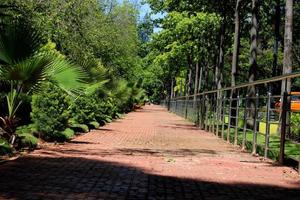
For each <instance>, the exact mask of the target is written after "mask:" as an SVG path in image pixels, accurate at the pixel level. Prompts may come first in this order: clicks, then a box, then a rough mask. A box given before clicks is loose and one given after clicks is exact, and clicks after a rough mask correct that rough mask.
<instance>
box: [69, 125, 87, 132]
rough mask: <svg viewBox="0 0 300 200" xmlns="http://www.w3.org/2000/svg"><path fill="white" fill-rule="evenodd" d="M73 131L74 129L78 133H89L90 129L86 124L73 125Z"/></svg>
mask: <svg viewBox="0 0 300 200" xmlns="http://www.w3.org/2000/svg"><path fill="white" fill-rule="evenodd" d="M71 129H73V130H74V131H76V132H83V133H87V132H89V127H88V126H87V125H85V124H71Z"/></svg>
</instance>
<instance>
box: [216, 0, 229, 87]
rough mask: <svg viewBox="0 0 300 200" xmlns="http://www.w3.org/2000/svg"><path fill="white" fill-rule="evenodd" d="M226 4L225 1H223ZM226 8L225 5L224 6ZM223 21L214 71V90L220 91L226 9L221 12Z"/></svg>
mask: <svg viewBox="0 0 300 200" xmlns="http://www.w3.org/2000/svg"><path fill="white" fill-rule="evenodd" d="M225 4H226V1H225ZM224 6H226V5H224ZM222 15H223V17H222V18H223V19H222V24H221V30H220V44H219V59H218V67H217V69H216V88H217V89H221V88H222V81H223V80H222V79H223V76H222V72H223V68H224V45H225V34H226V22H227V20H226V9H223V12H222Z"/></svg>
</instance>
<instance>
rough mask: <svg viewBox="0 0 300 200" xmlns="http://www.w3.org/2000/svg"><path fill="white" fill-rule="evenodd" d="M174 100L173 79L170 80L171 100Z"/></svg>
mask: <svg viewBox="0 0 300 200" xmlns="http://www.w3.org/2000/svg"><path fill="white" fill-rule="evenodd" d="M173 98H174V78H172V80H171V99H173Z"/></svg>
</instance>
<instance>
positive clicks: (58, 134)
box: [31, 83, 70, 141]
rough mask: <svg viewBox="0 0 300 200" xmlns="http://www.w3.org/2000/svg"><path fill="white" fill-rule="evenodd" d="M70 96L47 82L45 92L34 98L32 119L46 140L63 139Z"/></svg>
mask: <svg viewBox="0 0 300 200" xmlns="http://www.w3.org/2000/svg"><path fill="white" fill-rule="evenodd" d="M68 107H69V98H68V96H67V94H66V93H65V92H63V91H62V90H60V89H59V88H58V87H56V86H54V85H53V84H50V83H49V84H47V85H46V86H45V87H44V90H43V92H41V93H40V94H39V95H34V96H33V99H32V113H31V119H32V121H33V123H34V126H35V128H36V130H37V131H38V132H40V133H41V136H42V137H43V138H44V139H45V140H49V141H55V140H62V139H63V138H64V137H63V136H62V132H63V131H65V129H66V128H67V126H68V120H69V118H70V114H69V111H68Z"/></svg>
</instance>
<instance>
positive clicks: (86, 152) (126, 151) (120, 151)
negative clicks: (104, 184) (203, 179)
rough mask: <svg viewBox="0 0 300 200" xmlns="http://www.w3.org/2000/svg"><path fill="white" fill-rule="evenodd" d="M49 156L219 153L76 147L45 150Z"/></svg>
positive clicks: (212, 151)
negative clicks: (83, 148)
mask: <svg viewBox="0 0 300 200" xmlns="http://www.w3.org/2000/svg"><path fill="white" fill-rule="evenodd" d="M42 152H43V153H44V154H48V155H78V156H81V155H87V156H100V157H103V156H153V157H163V156H170V157H174V158H179V157H187V156H200V157H203V156H204V155H209V156H214V155H218V154H219V152H217V151H214V150H209V149H147V148H119V149H108V150H106V149H99V148H95V149H91V148H90V149H87V150H79V149H76V147H74V148H71V147H70V146H68V148H67V149H65V148H60V149H49V150H47V149H44V151H42Z"/></svg>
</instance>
